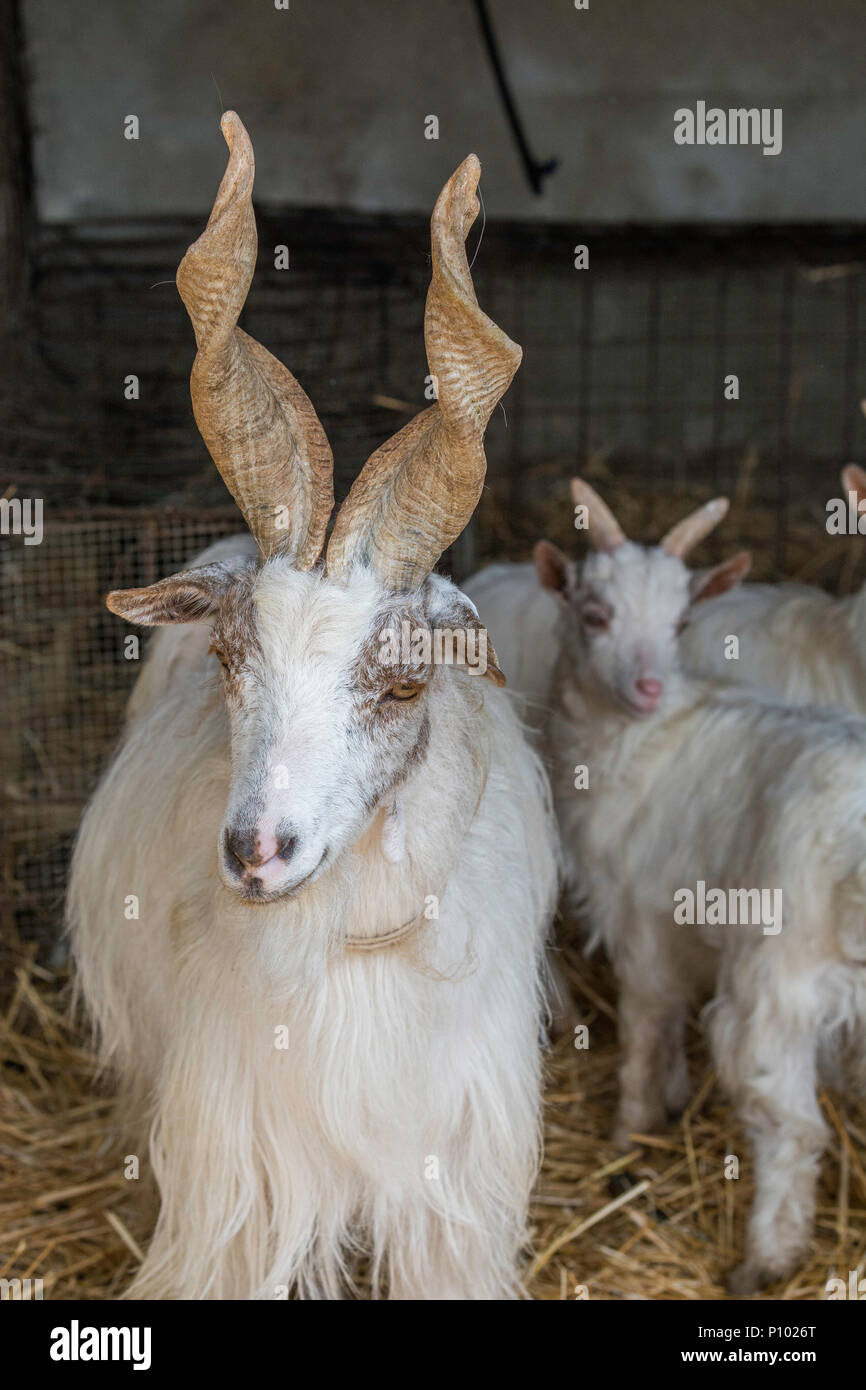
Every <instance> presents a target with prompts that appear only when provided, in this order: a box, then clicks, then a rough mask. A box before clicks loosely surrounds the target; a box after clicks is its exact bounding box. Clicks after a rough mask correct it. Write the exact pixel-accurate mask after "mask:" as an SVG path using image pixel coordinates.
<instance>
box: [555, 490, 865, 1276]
mask: <svg viewBox="0 0 866 1390" xmlns="http://www.w3.org/2000/svg"><path fill="white" fill-rule="evenodd" d="M573 491H574V500H575V503H576V504H577V505H579V506H581V507H584V508H586V517H587V520H588V536H589V539H590V543H591V545H592V547H593V549H592V550H591V552H590V553H589V554H588V556H587V558H586V559H585V561H584V562H583V564H582V565H581V566H580V568H579V569H578V568H576V567H575V565H574V564H572V563H571V562H569V561H567V560H566V558H565V556H564V555H563V554H562V553H561V552H560V551H558V550H556V549H555V547H553V546H550V545H548V544H547V543H546V542H543V543H542V544H541V546H540V547H539V550H538V560H539V572H540V573H541V574H542V576H543V578H544V580H545V582H546V583H547V584H548V585H549V586H550V587H551V588H553V589H554V590H555V591H556V593H557V594H558V595H559V600H560V603H561V607H562V614H563V621H564V624H565V631H564V642H563V649H562V654H561V657H560V661H559V665H558V667H557V671H556V675H555V678H554V705H555V712H554V714H553V717H552V720H551V726H550V750H551V759H552V761H553V766H554V773H553V778H554V798H555V804H556V809H557V813H558V819H559V824H560V828H561V832H562V838H563V846H564V852H565V855H566V857H567V860H568V862H569V874H570V878H571V881H572V884H573V887H574V888H575V890H576V892H577V894H578V895H579V898H580V899H581V900H582V904H583V906H584V909H585V911H586V913H587V915H588V918H589V922H590V926H591V932H592V938H593V942H598V941H603V942H604V943H605V945H606V947H607V949H608V952H609V953H610V955H611V957H612V959H613V961H614V964H615V967H616V970H617V974H618V976H619V980H620V984H621V995H620V1003H619V1018H620V1029H621V1039H622V1048H623V1060H622V1069H621V1091H620V1103H619V1116H618V1125H617V1137H618V1138H619V1139H620V1140H622V1141H623V1142H625V1141H626V1136H627V1135H628V1134H629V1133H635V1132H639V1133H646V1132H648V1131H652V1130H655V1129H657V1128H658V1127H659V1126H660V1125H661V1124H662V1123H663V1120H664V1116H665V1111H666V1110H674V1109H678V1108H680V1107H681V1106H682V1105H683V1104H684V1103H685V1102H686V1099H687V1096H688V1075H687V1068H686V1059H685V1054H684V1051H683V1023H684V1016H685V1013H686V1010H687V1008H688V1007H689V1006H690V1005H693V1004H696V1003H698V1002H699V1001H700V1000H701V999H702V998H706V997H707V996H708V995H711V996H712V997H713V998H712V1004H711V1007H710V1009H709V1014H708V1018H709V1031H710V1037H711V1042H712V1048H713V1055H714V1058H715V1063H716V1066H717V1069H718V1072H719V1075H720V1077H721V1078H722V1081H723V1084H724V1085H725V1086H726V1088H727V1089H728V1091H729V1093H730V1095H731V1097H732V1099H733V1101H734V1104H735V1106H736V1110H737V1113H738V1115H739V1118H740V1119H741V1121H742V1122H743V1124H744V1125H745V1127H746V1130H747V1132H748V1134H749V1137H750V1139H751V1142H752V1144H753V1147H754V1163H755V1183H756V1188H755V1199H754V1204H753V1208H752V1212H751V1217H750V1222H749V1233H748V1248H747V1255H746V1259H745V1262H744V1263H743V1264H742V1265H741V1266H740V1267H739V1268H738V1270H737V1271H736V1272H735V1273H734V1275H733V1276H732V1279H731V1285H730V1286H731V1289H732V1291H735V1292H739V1293H746V1292H750V1291H752V1290H754V1289H756V1288H757V1287H759V1286H760V1285H762V1284H763V1283H765V1282H768V1281H770V1280H773V1279H776V1278H780V1277H782V1276H784V1275H786V1274H787V1273H789V1272H790V1271H791V1269H792V1268H794V1267H796V1265H797V1264H798V1262H799V1261H800V1260H801V1259H802V1257H803V1255H804V1252H805V1251H806V1249H807V1247H808V1242H809V1237H810V1232H811V1225H812V1220H813V1213H814V1203H815V1183H816V1174H817V1169H818V1163H819V1158H820V1154H821V1151H822V1148H823V1145H824V1140H825V1128H824V1124H823V1122H822V1118H821V1112H820V1109H819V1106H818V1102H817V1099H816V1076H817V1073H818V1069H819V1066H821V1065H824V1064H830V1063H831V1062H834V1063H836V1064H838V1062H839V1060H840V1058H841V1057H842V1056H843V1054H844V1053H845V1052H846V1050H847V1049H851V1050H852V1057H853V1059H854V1061H855V1067H854V1075H853V1077H852V1079H853V1080H862V1075H863V1067H862V1056H863V1024H864V1021H866V972H864V963H866V723H864V722H862V721H861V720H859V719H853V718H849V717H846V716H843V715H841V714H838V713H835V712H832V711H824V710H819V709H814V708H795V707H791V706H787V705H781V704H778V703H774V702H773V701H771V700H770V699H769V697H766V696H762V695H760V694H758V693H756V692H755V693H748V692H745V691H741V690H738V689H736V688H734V687H724V686H721V685H718V684H713V683H709V682H703V681H698V680H695V679H693V678H690V677H689V676H688V675H686V674H684V673H683V671H682V669H681V663H680V658H679V652H678V636H677V633H678V628H679V627H680V625H681V624H682V622H683V621H684V619H685V617H686V614H687V613H689V612H690V611H691V609H692V607H693V605H694V604H695V603H696V602H698V601H700V600H702V599H706V598H709V597H712V596H713V595H715V594H718V593H720V592H723V591H724V590H725V589H726V588H728V587H729V586H730V585H731V584H733V583H735V582H736V581H737V580H738V579H739V578H740V577H741V576H742V574H743V573H744V572H745V570H746V568H747V567H748V556H744V555H738V556H734V557H733V558H732V559H731V560H728V561H726V562H724V563H723V564H721V565H717V566H716V567H715V568H714V569H711V570H709V571H707V572H704V573H700V574H698V573H695V574H690V572H689V571H688V570H687V569H686V566H685V564H684V563H683V558H682V557H683V556H684V555H685V553H686V552H687V550H688V549H689V548H690V547H691V546H692V545H693V544H694V543H695V541H696V540H697V539H699V538H700V537H701V536H702V535H704V534H706V532H707V531H708V530H709V529H710V528H711V527H712V526H713V525H715V524H716V522H717V521H718V520H719V519H720V517H721V516H722V515H724V512H725V510H726V506H727V504H726V503H725V502H724V500H720V501H718V502H714V503H709V504H708V505H707V506H706V507H705V508H702V509H701V510H700V511H698V512H697V513H695V514H694V515H693V516H692V517H690V518H688V519H687V520H686V521H685V522H682V523H680V525H679V526H677V527H675V528H674V530H673V531H672V532H670V533H669V535H668V536H667V537H666V538H665V540H664V541H662V543H661V545H660V546H658V547H654V548H647V547H645V546H641V545H636V544H633V543H631V542H629V541H628V540H626V538H625V536H624V535H623V532H622V530H621V529H620V527H619V526H618V524H617V522H616V521H615V519H614V518H613V516H612V515H611V513H610V512H609V510H608V508H607V507H606V506H605V504H604V503H603V502H602V501H601V499H600V498H598V497H597V496H596V495H595V494H594V493H593V492H592V490H591V489H590V488H589V487H588V486H587V485H586V484H584V483H582V482H580V481H575V483H574V484H573ZM580 768H584V769H585V770H586V775H585V776H584V775H583V774H582V773H581V772H579V771H578V774H577V776H576V775H575V773H576V770H578V769H580ZM760 890H763V896H762V892H761V891H760ZM769 890H775V893H776V894H777V895H778V896H770V897H769V898H768V897H767V896H766V894H767V892H768V891H769ZM704 900H705V901H706V902H707V903H708V904H709V906H708V908H707V910H706V913H705V915H704V914H702V910H701V907H700V906H698V907H697V910H696V911H695V912H692V913H691V915H690V908H689V904H692V905H694V904H698V905H700V904H701V903H702V901H704ZM770 903H772V909H771V908H770V906H768V904H770ZM720 904H724V910H723V909H722V907H721V906H720ZM729 905H730V906H729ZM759 907H760V909H761V912H759V911H758V909H759ZM780 912H781V916H780ZM743 918H745V919H746V920H745V921H743V920H742V919H743ZM734 919H739V924H728V925H724V923H726V922H729V921H732V920H734ZM690 921H691V922H694V923H695V924H694V925H689V924H688V923H689V922H690ZM774 933H775V934H774ZM858 1071H859V1077H858V1075H857V1073H858ZM718 1161H719V1163H721V1162H722V1161H723V1155H722V1154H719V1155H718Z"/></svg>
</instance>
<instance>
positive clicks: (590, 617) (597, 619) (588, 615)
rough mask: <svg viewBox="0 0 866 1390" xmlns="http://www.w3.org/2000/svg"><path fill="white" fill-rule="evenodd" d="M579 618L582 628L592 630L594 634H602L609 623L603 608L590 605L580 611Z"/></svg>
mask: <svg viewBox="0 0 866 1390" xmlns="http://www.w3.org/2000/svg"><path fill="white" fill-rule="evenodd" d="M580 616H581V620H582V622H583V625H584V627H589V628H592V629H593V630H594V631H595V632H603V631H604V629H605V628H606V627H607V626H608V624H609V622H610V618H609V616H608V614H607V613H606V612H605V610H604V609H603V608H598V607H595V606H593V605H591V604H590V605H587V607H586V608H583V609H582V610H581V614H580Z"/></svg>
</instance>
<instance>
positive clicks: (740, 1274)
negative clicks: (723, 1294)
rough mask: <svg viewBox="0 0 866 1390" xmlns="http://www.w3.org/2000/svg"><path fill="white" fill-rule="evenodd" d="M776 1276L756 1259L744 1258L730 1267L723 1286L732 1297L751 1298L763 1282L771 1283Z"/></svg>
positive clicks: (761, 1286)
mask: <svg viewBox="0 0 866 1390" xmlns="http://www.w3.org/2000/svg"><path fill="white" fill-rule="evenodd" d="M777 1277H778V1276H777V1275H775V1274H772V1273H771V1272H770V1271H769V1270H768V1269H766V1268H765V1267H764V1266H763V1265H761V1264H759V1263H758V1261H756V1260H744V1261H743V1263H742V1264H740V1265H737V1267H736V1269H732V1270H731V1272H730V1274H729V1275H728V1277H727V1279H726V1280H725V1288H726V1289H727V1291H728V1293H729V1294H730V1295H731V1297H732V1298H751V1297H752V1296H753V1295H754V1294H756V1293H757V1292H758V1291H759V1290H760V1289H762V1288H763V1287H764V1285H765V1284H771V1283H772V1282H773V1280H774V1279H775V1278H777Z"/></svg>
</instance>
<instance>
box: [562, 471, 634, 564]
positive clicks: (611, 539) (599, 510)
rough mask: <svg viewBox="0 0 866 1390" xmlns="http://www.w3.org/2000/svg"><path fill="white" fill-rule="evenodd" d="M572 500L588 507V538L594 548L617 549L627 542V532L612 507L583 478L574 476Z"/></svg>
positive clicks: (580, 505)
mask: <svg viewBox="0 0 866 1390" xmlns="http://www.w3.org/2000/svg"><path fill="white" fill-rule="evenodd" d="M571 500H572V501H573V503H574V505H575V507H586V516H587V538H588V540H589V543H590V545H591V546H592V548H593V550H617V549H618V548H619V546H621V545H623V544H624V543H625V540H626V534H625V532H624V531H623V529H622V527H621V526H620V524H619V522H618V521H617V519H616V517H615V516H614V514H613V512H612V511H611V509H610V507H609V506H608V505H607V503H606V502H602V500H601V498H600V497H599V495H598V493H597V492H596V491H595V489H594V488H591V487H590V485H589V483H585V482H584V481H583V478H572V480H571Z"/></svg>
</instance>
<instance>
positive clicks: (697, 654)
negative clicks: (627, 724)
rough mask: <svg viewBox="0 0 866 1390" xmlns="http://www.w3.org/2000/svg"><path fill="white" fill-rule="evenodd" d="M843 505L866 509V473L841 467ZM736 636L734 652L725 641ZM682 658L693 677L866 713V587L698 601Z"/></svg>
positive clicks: (795, 587)
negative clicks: (842, 592)
mask: <svg viewBox="0 0 866 1390" xmlns="http://www.w3.org/2000/svg"><path fill="white" fill-rule="evenodd" d="M842 487H843V489H844V495H845V503H846V510H848V509H849V506H850V503H853V506H850V510H851V512H852V514H853V515H854V517H855V518H856V519H857V520H859V518H860V517H861V516H862V512H861V511H860V510H859V509H860V507H861V506H862V507H864V508H866V473H864V472H863V470H862V468H858V467H857V466H856V464H849V466H848V467H847V468H845V469H844V470H843V472H842ZM731 636H735V637H736V638H737V640H738V649H737V655H736V657H734V656H732V655H729V654H728V651H729V643H728V639H729V638H730V637H731ZM682 650H683V659H684V661H685V663H686V666H687V668H688V669H689V670H690V671H691V672H693V674H694V675H696V676H718V677H720V678H721V679H722V680H726V681H732V682H735V683H736V684H738V685H739V684H744V685H755V686H759V687H760V688H761V689H763V690H767V691H770V692H772V693H773V694H774V695H777V696H779V697H780V698H781V699H784V700H786V701H790V702H791V703H793V704H815V705H833V706H835V707H836V708H838V709H844V710H849V711H850V712H851V713H852V714H858V715H864V714H866V585H864V586H863V587H862V588H861V589H860V590H859V592H857V593H856V594H851V595H848V596H846V597H845V598H833V597H832V596H831V595H830V594H827V593H825V592H824V591H823V590H822V589H816V588H813V587H812V586H810V585H807V584H744V585H743V587H742V588H740V589H736V590H734V591H733V592H731V593H729V594H725V595H724V597H723V598H722V599H721V601H720V602H719V603H708V604H703V605H701V607H700V609H699V610H698V611H697V612H695V613H694V614H693V615H692V616H691V617H690V619H689V622H688V624H687V626H686V628H685V630H684V632H683V639H682Z"/></svg>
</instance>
